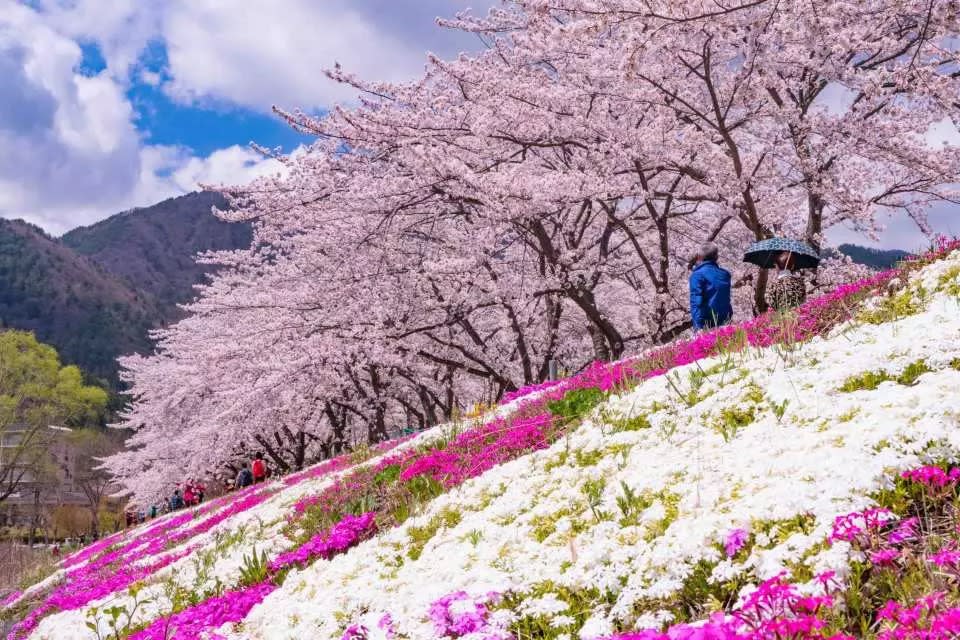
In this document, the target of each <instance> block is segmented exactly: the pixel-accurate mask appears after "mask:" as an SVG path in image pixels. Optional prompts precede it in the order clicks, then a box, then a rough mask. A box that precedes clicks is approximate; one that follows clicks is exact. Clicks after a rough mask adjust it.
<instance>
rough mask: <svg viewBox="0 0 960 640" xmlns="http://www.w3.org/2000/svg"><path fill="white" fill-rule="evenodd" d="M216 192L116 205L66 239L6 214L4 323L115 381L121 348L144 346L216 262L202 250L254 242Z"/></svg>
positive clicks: (1, 253) (1, 257) (0, 241)
mask: <svg viewBox="0 0 960 640" xmlns="http://www.w3.org/2000/svg"><path fill="white" fill-rule="evenodd" d="M214 206H216V207H219V208H224V207H226V201H225V200H224V198H223V197H222V196H221V195H220V194H217V193H212V192H197V193H191V194H188V195H185V196H181V197H179V198H170V199H169V200H164V201H163V202H160V203H159V204H156V205H153V206H151V207H144V208H140V209H132V210H130V211H126V212H123V213H119V214H117V215H114V216H112V217H110V218H107V219H105V220H102V221H101V222H98V223H96V224H93V225H90V226H87V227H79V228H77V229H74V230H73V231H70V232H69V233H67V234H66V235H64V236H63V237H62V238H60V239H56V238H53V237H51V236H49V235H47V234H46V233H44V232H43V230H41V229H40V228H38V227H35V226H33V225H30V224H28V223H26V222H23V221H19V220H13V221H11V220H4V219H0V327H11V328H16V329H24V330H27V331H33V332H34V333H36V335H37V338H39V339H40V340H41V341H43V342H47V343H49V344H52V345H53V346H54V347H56V348H57V350H58V351H59V352H60V354H61V357H62V358H63V359H64V361H65V362H69V363H72V364H78V365H80V366H81V367H82V368H83V369H84V370H85V371H87V372H89V373H91V374H93V375H95V376H97V377H99V378H104V379H106V380H107V381H109V383H110V384H111V386H114V387H116V385H117V365H116V362H115V360H116V358H117V357H118V356H121V355H124V354H127V353H133V352H139V353H143V352H147V351H149V350H150V349H151V348H152V344H151V342H150V340H149V338H148V337H147V333H148V331H149V330H150V329H152V328H155V327H159V326H163V325H165V324H168V323H170V322H173V321H175V320H177V319H179V318H180V317H181V314H182V312H181V311H180V310H179V309H178V308H177V305H178V304H180V303H183V302H187V301H189V300H190V299H191V298H192V297H193V295H194V292H193V285H194V284H196V283H198V282H202V281H203V279H204V277H205V274H206V273H208V272H209V271H210V270H211V267H210V266H208V265H201V264H197V263H196V262H195V261H194V256H195V255H196V254H197V253H199V252H202V251H208V250H217V249H237V248H241V247H246V246H249V244H250V239H251V229H250V225H244V224H231V223H227V222H223V221H221V220H219V219H218V218H216V217H215V216H213V215H212V214H211V208H212V207H214Z"/></svg>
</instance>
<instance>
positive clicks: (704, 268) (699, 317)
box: [690, 242, 733, 331]
mask: <svg viewBox="0 0 960 640" xmlns="http://www.w3.org/2000/svg"><path fill="white" fill-rule="evenodd" d="M719 256H720V249H719V248H718V247H717V245H715V244H714V243H712V242H708V243H706V244H704V245H703V246H702V247H700V252H699V254H697V265H696V266H695V267H694V268H693V272H692V273H691V274H690V317H691V320H692V321H693V328H694V330H695V331H701V330H703V329H711V328H713V327H719V326H721V325H724V324H727V323H728V322H730V319H731V318H732V317H733V306H732V304H731V303H730V272H729V271H727V270H726V269H724V268H723V267H721V266H719V265H718V264H717V259H718V258H719Z"/></svg>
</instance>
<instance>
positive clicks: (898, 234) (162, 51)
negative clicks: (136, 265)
mask: <svg viewBox="0 0 960 640" xmlns="http://www.w3.org/2000/svg"><path fill="white" fill-rule="evenodd" d="M494 4H496V0H232V1H231V0H162V1H161V0H31V1H29V2H27V1H25V0H0V78H2V82H3V90H2V91H0V146H2V147H3V148H4V149H5V153H4V154H0V216H2V217H9V218H17V217H20V218H25V219H27V220H29V221H31V222H34V223H36V224H38V225H40V226H42V227H43V228H45V229H46V230H47V231H49V232H51V233H53V234H60V233H63V232H65V231H67V230H69V229H71V228H73V227H76V226H79V225H85V224H90V223H92V222H95V221H97V220H100V219H102V218H105V217H107V216H109V215H112V214H114V213H117V212H119V211H122V210H125V209H128V208H130V207H134V206H146V205H150V204H153V203H155V202H158V201H160V200H162V199H164V198H168V197H170V196H174V195H179V194H182V193H186V192H188V191H192V190H194V189H196V188H197V186H198V184H212V185H217V184H239V183H243V182H246V181H248V180H250V179H251V178H253V177H255V176H258V175H264V174H269V173H271V172H275V171H276V170H277V168H278V166H277V163H276V161H273V160H270V159H265V158H263V157H261V156H260V155H258V154H257V153H255V152H254V151H253V150H251V149H250V147H249V143H250V142H255V143H257V144H259V145H261V146H264V147H267V148H275V147H280V148H282V149H283V150H286V151H292V150H293V149H295V148H296V147H297V146H298V145H300V144H302V143H304V142H307V139H306V138H305V137H303V136H301V135H299V134H297V133H296V132H294V131H293V130H292V129H290V128H289V127H288V126H287V125H285V124H284V123H283V122H281V121H280V120H279V119H278V118H276V117H275V116H274V115H273V114H272V112H271V107H272V106H273V105H278V106H280V107H283V108H286V109H302V110H304V111H308V112H313V113H322V112H323V111H324V110H326V109H329V108H330V107H331V106H332V105H334V104H337V103H349V102H351V101H352V100H353V99H354V98H355V96H354V95H353V92H352V91H351V90H350V89H349V88H346V87H344V86H342V85H338V84H336V83H334V82H332V81H330V80H328V79H327V78H326V77H325V76H324V75H323V69H325V68H330V67H332V66H333V65H334V64H335V63H340V64H342V65H343V67H344V68H345V69H346V70H348V71H351V72H354V73H356V74H357V75H359V76H360V77H364V78H371V79H377V80H387V81H398V80H405V79H409V78H412V77H415V76H417V75H419V73H420V72H421V71H422V69H423V64H424V59H425V54H426V52H428V51H430V52H433V53H436V54H439V55H441V56H443V57H452V56H455V55H456V54H457V53H458V52H460V51H472V50H477V49H478V48H479V47H480V46H481V43H479V41H478V40H476V38H475V37H473V36H469V35H467V34H463V33H460V32H456V31H451V30H446V29H442V28H440V27H438V26H437V25H436V24H435V18H436V17H438V16H443V17H452V16H454V15H455V14H456V13H457V12H459V11H464V10H467V9H471V8H472V10H473V11H474V12H475V13H480V14H484V13H486V11H487V10H488V9H489V7H491V6H492V5H494ZM956 218H957V211H956V210H955V209H946V208H943V209H940V210H937V211H935V212H934V213H933V216H932V219H933V222H934V225H935V227H936V228H937V229H939V230H941V231H946V232H952V233H958V234H960V225H958V224H957V223H955V222H953V220H954V219H956ZM834 236H835V239H836V240H838V241H844V240H855V241H863V239H862V238H858V237H856V236H853V235H852V234H845V233H844V232H842V231H837V232H835V234H834ZM923 242H924V238H923V236H922V235H920V234H919V233H918V232H917V231H916V229H915V228H914V227H913V225H912V223H908V222H906V221H904V220H899V219H894V220H892V221H891V223H890V230H889V231H888V232H887V233H885V234H884V236H883V237H882V238H881V242H880V244H881V245H883V246H896V247H906V248H913V247H917V246H920V245H921V244H923Z"/></svg>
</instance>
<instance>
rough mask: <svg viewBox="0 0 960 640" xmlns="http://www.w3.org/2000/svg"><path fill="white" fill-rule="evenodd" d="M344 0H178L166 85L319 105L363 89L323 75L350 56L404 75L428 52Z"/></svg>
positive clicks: (168, 20)
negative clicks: (239, 0) (240, 3)
mask: <svg viewBox="0 0 960 640" xmlns="http://www.w3.org/2000/svg"><path fill="white" fill-rule="evenodd" d="M338 5H340V3H339V2H314V1H312V0H271V1H269V2H267V1H265V0H252V1H248V2H246V3H245V4H244V9H243V11H237V10H236V6H235V5H231V4H226V3H223V2H218V1H217V0H190V1H189V2H187V1H183V0H181V1H178V2H174V3H172V5H171V8H170V10H169V11H168V13H167V15H166V17H165V20H164V27H163V32H164V38H165V41H166V44H167V56H168V60H169V69H168V71H169V74H170V76H171V78H172V80H171V82H170V83H169V84H168V85H167V87H166V89H167V91H168V92H169V94H170V95H171V96H172V97H174V98H176V99H178V100H181V101H186V102H194V101H202V100H204V99H206V98H215V99H226V100H229V101H232V102H234V103H238V104H241V105H245V106H250V107H253V108H256V109H261V110H263V109H266V108H268V107H269V106H270V105H271V104H272V103H279V104H283V105H284V106H287V107H304V108H312V107H315V106H319V105H326V104H329V103H331V102H334V101H344V100H350V99H352V98H353V97H354V95H355V93H356V92H355V91H354V90H351V89H349V88H347V87H344V86H342V85H339V84H337V83H334V82H332V81H330V80H329V79H327V78H326V77H325V76H324V75H323V70H324V69H325V68H332V67H333V65H334V63H335V62H337V61H339V62H342V63H343V64H344V65H345V67H347V68H348V69H351V70H353V71H356V72H357V73H359V74H360V75H362V76H364V77H376V78H379V79H383V80H401V79H405V78H409V77H410V76H411V75H412V73H411V72H414V73H415V72H416V71H417V70H418V69H422V68H423V60H424V55H423V53H424V52H423V51H422V50H421V49H420V47H419V46H417V45H416V44H414V43H405V42H402V41H400V40H398V39H397V38H396V37H394V36H393V35H392V34H390V33H389V32H385V31H384V30H382V29H380V28H378V27H377V26H376V25H374V24H372V23H371V22H369V21H367V20H365V19H364V18H363V16H361V15H360V14H358V13H355V12H353V11H351V10H349V9H348V8H345V7H343V6H338Z"/></svg>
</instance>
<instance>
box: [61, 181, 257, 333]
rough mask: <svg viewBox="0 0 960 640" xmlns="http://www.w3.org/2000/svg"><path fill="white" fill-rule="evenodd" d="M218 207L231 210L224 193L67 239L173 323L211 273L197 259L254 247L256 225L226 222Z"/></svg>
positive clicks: (191, 198)
mask: <svg viewBox="0 0 960 640" xmlns="http://www.w3.org/2000/svg"><path fill="white" fill-rule="evenodd" d="M213 207H218V208H225V207H226V201H225V200H224V198H223V196H221V195H220V194H219V193H214V192H210V191H203V192H196V193H191V194H188V195H185V196H180V197H178V198H170V199H168V200H164V201H163V202H160V203H158V204H155V205H153V206H150V207H144V208H140V209H132V210H130V211H125V212H123V213H118V214H117V215H114V216H111V217H109V218H107V219H106V220H102V221H100V222H97V223H96V224H92V225H90V226H87V227H78V228H76V229H74V230H72V231H70V232H68V233H66V234H65V235H64V236H63V237H62V238H61V240H62V241H63V244H65V245H66V246H68V247H70V248H71V249H73V250H74V251H76V252H77V253H79V254H81V255H84V256H87V257H89V258H91V259H92V260H94V261H96V262H97V263H98V264H100V265H101V266H102V267H103V268H104V269H106V270H107V271H109V272H110V273H112V274H114V275H116V276H118V277H121V278H124V279H126V280H127V282H129V283H130V285H131V286H133V287H135V288H136V289H138V290H139V291H142V292H144V293H146V294H149V295H151V296H153V297H154V298H155V299H156V301H157V303H158V305H159V308H160V311H161V313H162V317H160V318H159V320H161V321H163V322H169V321H171V320H173V319H176V318H178V317H179V315H180V314H179V312H178V310H177V308H176V305H177V304H180V303H183V302H186V301H188V300H190V299H191V298H192V297H193V286H194V285H195V284H197V283H199V282H202V281H203V278H204V275H205V274H206V273H207V272H208V271H209V269H210V266H209V265H203V264H197V262H196V261H195V260H194V256H196V255H197V254H198V253H201V252H204V251H211V250H219V249H240V248H245V247H248V246H249V245H250V226H249V225H244V224H232V223H228V222H224V221H222V220H220V219H219V218H217V217H215V216H214V215H213V214H212V213H211V210H212V208H213Z"/></svg>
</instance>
